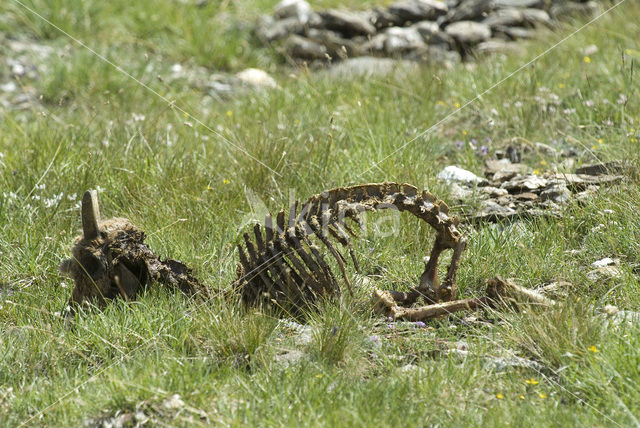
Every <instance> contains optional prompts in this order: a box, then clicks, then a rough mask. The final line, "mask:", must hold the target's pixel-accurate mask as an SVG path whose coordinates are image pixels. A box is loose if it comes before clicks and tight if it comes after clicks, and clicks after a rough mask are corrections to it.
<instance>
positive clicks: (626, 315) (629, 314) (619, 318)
mask: <svg viewBox="0 0 640 428" xmlns="http://www.w3.org/2000/svg"><path fill="white" fill-rule="evenodd" d="M606 309H607V307H606V306H605V312H606V313H607V315H608V319H607V322H608V323H611V324H612V325H613V326H615V327H619V326H628V327H631V326H633V325H638V324H640V312H634V311H621V310H619V309H618V308H616V311H615V312H613V313H609V312H608V311H607V310H606Z"/></svg>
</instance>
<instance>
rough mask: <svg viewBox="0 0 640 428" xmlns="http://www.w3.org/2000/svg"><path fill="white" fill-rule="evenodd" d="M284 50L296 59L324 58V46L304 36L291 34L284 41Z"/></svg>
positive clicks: (325, 53)
mask: <svg viewBox="0 0 640 428" xmlns="http://www.w3.org/2000/svg"><path fill="white" fill-rule="evenodd" d="M284 46H285V50H286V52H287V54H288V55H290V56H291V57H292V58H296V59H304V60H316V59H317V60H326V59H327V55H328V52H327V48H326V46H324V45H322V44H320V43H316V42H314V41H312V40H309V39H307V38H304V37H300V36H296V35H291V36H289V38H288V39H287V40H286V42H285V45H284Z"/></svg>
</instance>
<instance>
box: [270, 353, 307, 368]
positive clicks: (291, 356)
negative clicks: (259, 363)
mask: <svg viewBox="0 0 640 428" xmlns="http://www.w3.org/2000/svg"><path fill="white" fill-rule="evenodd" d="M304 357H305V354H304V352H302V351H300V350H298V349H292V350H289V351H287V352H285V353H283V354H280V355H276V357H275V361H276V364H279V365H280V366H282V367H289V366H293V365H295V364H297V363H298V362H300V361H301V360H302V359H304Z"/></svg>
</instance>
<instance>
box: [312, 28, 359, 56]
mask: <svg viewBox="0 0 640 428" xmlns="http://www.w3.org/2000/svg"><path fill="white" fill-rule="evenodd" d="M307 38H308V39H309V40H312V41H314V42H316V43H320V44H321V45H324V46H325V47H326V48H327V52H328V53H329V55H330V56H332V57H338V58H341V59H346V58H348V57H351V56H355V55H357V54H358V46H357V45H356V43H355V42H354V41H353V39H345V38H344V37H342V36H340V34H338V33H336V32H335V31H331V30H322V29H317V28H311V29H310V30H309V31H308V32H307Z"/></svg>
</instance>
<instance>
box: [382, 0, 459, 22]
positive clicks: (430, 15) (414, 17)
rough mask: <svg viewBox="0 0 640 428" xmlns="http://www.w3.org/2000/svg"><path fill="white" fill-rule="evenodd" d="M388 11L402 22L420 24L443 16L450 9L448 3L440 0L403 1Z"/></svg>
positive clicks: (392, 5)
mask: <svg viewBox="0 0 640 428" xmlns="http://www.w3.org/2000/svg"><path fill="white" fill-rule="evenodd" d="M388 11H389V13H390V14H392V15H395V16H397V17H398V18H399V19H400V20H401V22H407V21H409V22H418V21H424V20H426V19H430V20H433V19H436V18H438V17H440V16H443V15H445V14H446V13H447V12H448V11H449V8H448V7H447V4H446V3H443V2H441V1H438V0H402V1H398V2H396V3H393V4H391V6H389V9H388Z"/></svg>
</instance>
